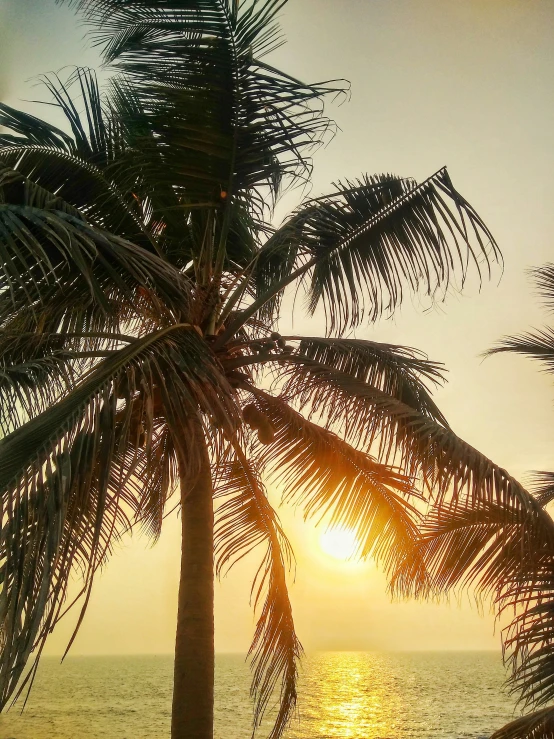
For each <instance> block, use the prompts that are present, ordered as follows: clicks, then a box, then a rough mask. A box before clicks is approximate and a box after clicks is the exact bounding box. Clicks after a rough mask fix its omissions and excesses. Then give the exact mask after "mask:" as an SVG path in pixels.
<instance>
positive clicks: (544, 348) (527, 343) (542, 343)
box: [485, 328, 554, 372]
mask: <svg viewBox="0 0 554 739" xmlns="http://www.w3.org/2000/svg"><path fill="white" fill-rule="evenodd" d="M502 352H514V353H516V354H523V355H524V356H526V357H530V358H531V359H536V360H538V361H539V362H542V363H543V365H544V367H545V371H546V372H552V370H554V330H553V329H551V328H544V329H542V330H541V331H535V332H534V333H531V332H529V333H526V334H522V335H521V336H507V337H506V338H504V339H502V341H501V342H500V343H499V344H498V345H497V346H494V347H493V348H492V349H489V350H488V351H487V352H485V356H490V355H491V354H500V353H502Z"/></svg>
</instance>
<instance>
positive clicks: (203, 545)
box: [171, 427, 214, 739]
mask: <svg viewBox="0 0 554 739" xmlns="http://www.w3.org/2000/svg"><path fill="white" fill-rule="evenodd" d="M197 437H198V438H197V444H198V449H199V452H200V456H201V468H200V472H199V474H198V475H197V476H195V477H194V479H193V480H190V478H189V479H188V480H187V478H186V477H184V476H183V475H182V474H181V479H180V484H181V520H182V537H183V538H182V553H181V576H180V581H179V604H178V613H177V637H176V641H175V670H174V686H173V711H172V718H171V738H172V739H213V714H214V566H213V537H214V533H213V530H214V514H213V498H212V478H211V470H210V459H209V456H208V452H207V449H206V442H205V439H204V434H203V431H202V428H201V427H199V428H197Z"/></svg>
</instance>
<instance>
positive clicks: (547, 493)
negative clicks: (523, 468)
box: [531, 471, 554, 507]
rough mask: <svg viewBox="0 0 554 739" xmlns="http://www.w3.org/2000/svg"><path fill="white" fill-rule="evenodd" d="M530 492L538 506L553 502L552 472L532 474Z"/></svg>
mask: <svg viewBox="0 0 554 739" xmlns="http://www.w3.org/2000/svg"><path fill="white" fill-rule="evenodd" d="M532 483H533V484H532V487H531V490H532V492H533V495H534V496H535V497H536V499H537V502H538V504H539V505H540V506H543V507H544V506H546V505H548V504H549V503H551V502H552V501H553V500H554V472H545V471H537V472H534V473H533V479H532Z"/></svg>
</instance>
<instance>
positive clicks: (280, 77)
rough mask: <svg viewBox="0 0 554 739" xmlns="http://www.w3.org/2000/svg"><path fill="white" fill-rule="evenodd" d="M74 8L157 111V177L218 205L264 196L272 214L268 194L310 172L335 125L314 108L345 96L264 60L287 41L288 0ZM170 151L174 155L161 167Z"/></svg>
mask: <svg viewBox="0 0 554 739" xmlns="http://www.w3.org/2000/svg"><path fill="white" fill-rule="evenodd" d="M73 4H74V5H76V6H77V7H78V8H79V9H80V10H81V11H82V12H83V14H84V16H85V19H86V20H87V22H89V23H90V24H91V25H92V28H93V31H92V33H93V37H94V39H95V41H96V43H98V44H99V45H100V46H101V47H102V48H103V52H104V58H105V60H106V61H107V62H109V63H110V64H111V65H112V67H113V68H115V69H117V70H119V71H120V72H121V74H122V77H123V78H125V79H127V80H129V81H130V82H131V84H132V86H133V88H134V90H135V91H136V94H137V95H138V97H139V98H140V99H141V101H142V103H143V105H142V107H143V109H144V110H145V111H147V114H148V118H149V122H150V125H151V130H152V131H154V132H155V135H156V138H157V142H156V147H155V149H156V151H155V152H149V151H144V152H143V162H144V165H143V166H145V167H148V163H149V162H151V163H152V165H153V166H154V167H155V174H156V179H157V180H159V181H161V182H164V181H166V180H168V179H170V180H171V184H173V185H177V184H178V186H179V187H180V188H181V191H182V193H183V195H184V197H185V198H186V200H187V201H188V202H200V203H211V204H212V206H214V207H221V205H222V197H221V192H222V191H223V192H224V193H226V194H227V195H228V196H230V195H231V194H237V195H241V194H243V193H250V195H251V197H250V199H251V200H252V197H256V196H255V195H253V194H252V193H253V191H256V190H258V195H257V198H256V201H257V203H258V207H259V208H261V209H264V206H263V196H262V195H261V191H260V188H262V187H265V186H269V188H270V189H271V190H273V192H277V190H278V188H279V185H280V182H281V180H282V178H283V176H286V175H290V176H292V177H298V176H302V175H304V174H305V172H306V169H307V168H309V163H308V161H307V160H306V159H305V157H304V154H303V151H304V150H309V149H310V148H313V146H314V144H315V143H317V141H318V140H320V138H321V136H322V135H323V134H324V133H325V131H326V130H327V128H328V126H329V122H328V120H327V119H326V118H325V117H324V116H322V115H319V114H318V113H320V111H319V110H318V109H317V107H316V108H315V109H314V107H313V104H314V103H315V105H316V106H317V105H319V106H320V105H321V103H320V101H321V99H322V98H323V97H324V95H326V94H328V93H330V92H332V93H333V94H336V92H337V90H336V89H335V88H333V87H332V86H325V85H304V84H302V83H300V82H298V81H297V80H295V79H293V78H291V77H289V76H287V75H285V74H282V73H281V72H279V71H278V70H275V69H274V68H272V67H270V66H269V65H267V64H265V63H264V62H262V61H260V59H259V58H258V56H259V55H262V54H264V53H267V51H268V50H270V49H271V48H272V47H273V46H274V45H275V44H276V43H279V31H278V28H277V26H276V24H275V23H274V18H275V15H276V13H277V12H278V11H279V9H280V8H281V7H282V6H283V5H284V2H283V1H282V0H265V2H258V3H249V4H247V3H245V4H243V5H241V6H240V7H239V5H238V4H237V5H235V4H234V3H233V2H230V1H229V0H194V1H192V0H172V2H170V3H164V4H163V6H162V5H160V4H159V3H156V2H151V3H140V4H138V5H137V4H136V3H131V2H124V3H121V2H117V0H96V1H95V2H88V1H87V2H75V3H73ZM160 150H162V151H164V152H167V153H169V152H170V153H171V157H170V158H169V157H168V156H167V153H166V154H164V156H163V167H162V168H161V169H158V165H159V159H158V153H159V151H160ZM151 154H152V155H153V156H151Z"/></svg>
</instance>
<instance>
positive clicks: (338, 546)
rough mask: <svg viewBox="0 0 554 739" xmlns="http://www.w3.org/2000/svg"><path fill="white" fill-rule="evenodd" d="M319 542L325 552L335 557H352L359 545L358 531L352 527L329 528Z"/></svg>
mask: <svg viewBox="0 0 554 739" xmlns="http://www.w3.org/2000/svg"><path fill="white" fill-rule="evenodd" d="M319 542H320V545H321V548H322V549H323V551H324V552H325V554H329V555H330V556H331V557H334V558H335V559H350V558H351V557H353V556H354V554H355V553H356V548H357V546H358V541H357V539H356V533H355V532H354V531H353V530H352V529H327V531H324V532H323V534H322V535H321V538H320V540H319Z"/></svg>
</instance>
